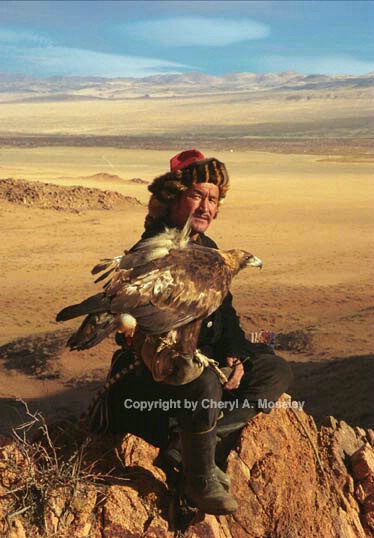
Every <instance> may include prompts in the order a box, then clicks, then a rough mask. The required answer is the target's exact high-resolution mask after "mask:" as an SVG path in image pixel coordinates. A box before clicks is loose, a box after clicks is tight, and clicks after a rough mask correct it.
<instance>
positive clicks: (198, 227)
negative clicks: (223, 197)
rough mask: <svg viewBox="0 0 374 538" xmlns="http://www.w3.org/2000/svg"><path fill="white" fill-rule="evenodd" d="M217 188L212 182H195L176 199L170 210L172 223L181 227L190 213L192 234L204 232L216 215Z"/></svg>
mask: <svg viewBox="0 0 374 538" xmlns="http://www.w3.org/2000/svg"><path fill="white" fill-rule="evenodd" d="M218 201H219V188H218V187H217V185H215V184H214V183H195V184H194V185H192V187H189V188H188V189H187V190H186V191H184V193H183V194H182V196H181V198H179V199H178V200H176V201H175V202H174V203H173V204H172V206H171V211H170V217H171V221H172V223H173V224H175V225H176V226H178V227H179V228H182V227H183V226H184V225H185V223H186V221H187V219H188V217H189V216H190V215H192V219H191V229H192V232H193V234H194V233H195V234H198V233H204V232H205V231H206V230H207V229H208V227H209V224H210V223H211V222H212V220H213V219H214V218H215V216H216V215H217V211H218Z"/></svg>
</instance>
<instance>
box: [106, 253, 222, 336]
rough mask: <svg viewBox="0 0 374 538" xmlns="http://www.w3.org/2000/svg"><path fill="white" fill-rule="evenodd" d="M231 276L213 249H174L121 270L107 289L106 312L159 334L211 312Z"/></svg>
mask: <svg viewBox="0 0 374 538" xmlns="http://www.w3.org/2000/svg"><path fill="white" fill-rule="evenodd" d="M231 278H232V275H231V273H230V271H229V270H228V268H227V267H226V265H225V263H224V259H223V258H222V256H221V255H220V253H219V251H218V250H216V249H210V248H207V247H200V246H197V245H191V246H189V247H187V248H184V249H181V250H180V249H172V250H170V252H169V254H168V255H167V256H164V257H162V258H157V259H155V260H152V261H151V262H149V263H146V264H145V265H143V266H139V267H135V268H133V269H124V270H119V271H118V272H117V273H116V274H115V276H114V277H113V279H112V281H111V283H110V285H109V286H108V288H107V294H108V296H109V297H110V305H111V306H110V310H111V312H112V313H113V314H116V313H117V314H119V313H123V312H128V313H130V314H131V315H132V316H134V317H135V318H136V320H137V323H138V326H139V328H140V329H141V330H142V331H143V332H145V333H147V334H161V333H164V332H167V331H169V330H171V329H173V328H176V327H180V326H181V325H185V324H187V323H190V322H191V321H193V320H195V319H200V318H203V317H206V316H208V315H209V314H211V313H212V312H214V310H216V309H217V308H218V307H219V306H220V304H221V302H222V301H223V299H224V297H225V296H226V294H227V292H228V288H229V285H230V283H231Z"/></svg>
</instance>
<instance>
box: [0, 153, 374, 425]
mask: <svg viewBox="0 0 374 538" xmlns="http://www.w3.org/2000/svg"><path fill="white" fill-rule="evenodd" d="M179 149H180V148H178V147H175V148H171V149H170V151H161V150H160V151H156V150H148V151H146V150H130V149H127V150H125V149H122V150H121V149H119V148H74V147H73V148H67V147H57V148H54V149H53V150H52V149H51V148H45V147H37V148H29V149H20V148H10V147H4V148H2V149H1V162H0V178H9V177H12V178H16V179H26V180H29V181H35V180H40V181H44V182H50V183H54V184H57V185H59V186H60V187H64V186H65V187H66V186H71V185H81V186H83V187H86V188H87V189H93V188H101V189H105V190H114V191H118V192H120V193H121V194H123V195H124V196H130V197H134V198H137V199H138V200H140V202H141V204H137V203H131V202H128V203H125V202H124V203H123V204H122V205H120V206H116V205H114V206H113V207H111V208H108V207H106V208H104V209H100V208H93V209H87V208H86V207H84V205H83V206H82V205H81V206H80V207H78V208H75V210H73V211H71V210H70V209H71V208H70V209H69V207H64V206H63V204H62V207H59V208H53V207H49V206H48V204H47V207H45V208H43V207H41V204H40V203H33V204H27V203H24V202H23V200H22V197H21V199H18V198H19V197H18V198H17V199H16V200H15V201H13V202H9V201H7V200H6V199H4V198H2V199H1V198H0V234H1V238H2V240H1V244H0V250H1V259H2V262H1V280H2V294H1V307H0V317H1V325H0V357H1V358H0V408H1V416H2V428H1V430H2V431H3V432H6V431H9V429H10V427H11V426H12V425H14V424H16V423H17V422H20V421H22V420H24V417H25V413H24V409H23V404H21V402H19V401H17V398H22V399H23V400H25V401H27V402H28V404H29V405H30V409H32V410H36V409H39V410H41V411H42V412H43V413H45V414H46V415H47V417H49V418H52V417H62V416H63V417H65V416H69V415H77V414H79V413H81V412H82V411H84V409H85V408H86V407H87V404H88V402H89V400H90V399H91V397H92V396H93V395H94V393H95V392H96V390H97V389H98V388H99V386H100V384H101V383H102V382H103V380H104V378H105V375H106V372H107V369H108V366H109V364H110V360H111V353H112V351H113V349H114V348H115V345H114V343H113V341H112V340H107V341H105V342H103V343H102V344H100V345H99V346H97V347H96V348H93V349H91V350H88V351H85V352H69V351H67V350H66V349H65V348H64V343H65V341H66V338H67V337H68V335H69V334H70V332H71V331H72V330H73V329H74V327H76V326H77V322H76V321H72V322H69V323H66V324H63V325H61V324H58V323H56V322H55V321H54V318H55V315H56V313H57V312H58V311H59V310H60V309H61V308H63V307H64V306H66V305H68V304H70V303H73V302H75V301H79V300H81V299H83V298H85V297H86V296H87V295H89V294H92V293H93V292H95V291H96V289H98V288H97V285H96V286H95V285H94V284H93V278H92V276H91V275H90V269H91V267H92V266H93V265H95V263H97V261H98V260H100V259H101V258H106V257H111V256H116V255H119V254H121V253H122V251H123V250H124V249H125V248H128V247H130V246H131V245H132V244H133V243H134V242H135V241H136V240H137V238H138V237H139V235H140V233H141V231H142V228H143V220H144V216H145V213H146V205H145V204H146V202H147V199H148V192H147V184H146V183H144V182H142V181H140V179H142V180H143V181H145V182H149V181H151V180H152V178H153V177H155V176H157V175H159V174H161V173H163V172H165V171H166V170H167V168H168V160H169V158H170V156H172V155H173V154H174V153H176V152H177V151H178V150H179ZM199 149H201V150H202V151H205V148H204V147H201V148H199ZM174 150H175V151H174ZM207 153H208V155H211V154H212V155H215V156H216V157H217V158H219V159H220V160H222V161H224V162H225V163H226V165H227V167H228V170H229V173H230V177H231V182H232V186H231V190H230V193H229V195H228V197H227V200H226V201H225V203H224V204H223V206H222V208H221V210H220V214H219V216H218V218H217V220H216V221H215V222H214V223H213V224H212V226H211V229H210V230H209V232H210V233H209V235H211V236H212V237H213V238H214V239H215V240H216V241H217V242H218V244H219V245H220V246H221V247H222V248H234V247H240V248H244V249H247V250H249V251H251V252H253V253H254V254H256V255H257V256H259V257H261V258H262V259H263V261H264V268H263V270H262V271H258V270H248V271H247V272H245V273H241V274H240V275H239V276H238V278H237V279H236V280H235V282H234V284H233V288H232V290H233V293H234V297H235V305H236V308H237V310H238V312H239V313H240V316H241V321H242V325H243V327H244V329H245V330H246V331H247V332H248V333H250V332H252V331H258V330H261V329H265V330H271V331H275V333H276V334H277V345H278V347H279V348H280V349H279V350H278V352H279V353H280V354H281V355H283V356H284V357H286V358H287V359H288V360H289V361H291V363H292V365H293V368H294V372H295V383H294V386H293V387H292V388H291V389H290V392H291V393H292V395H293V396H294V397H295V398H297V399H299V400H300V399H301V400H305V402H306V403H305V410H306V411H307V412H311V413H312V414H313V415H314V416H315V418H316V419H317V420H318V421H320V420H321V419H322V418H323V416H325V415H334V416H335V417H336V418H338V419H345V420H347V421H348V422H349V423H350V424H352V425H354V426H363V427H368V426H371V427H374V387H373V381H372V379H374V349H373V329H372V328H373V323H374V289H373V286H372V283H373V277H374V261H373V256H372V252H373V248H374V239H373V224H374V212H373V205H374V200H373V198H374V197H373V195H374V191H373V179H372V178H373V165H372V163H371V162H370V161H368V162H366V161H365V160H360V159H351V160H350V159H349V155H350V154H349V151H347V152H345V153H344V154H342V155H340V156H338V158H337V157H334V159H332V160H329V159H328V158H326V155H324V157H321V156H320V155H311V154H281V153H270V152H267V153H264V152H260V151H240V150H238V151H236V150H235V151H222V152H219V154H218V153H217V154H216V152H213V151H207ZM108 162H109V163H110V166H109V165H108ZM108 172H110V174H109V173H108ZM132 180H135V181H132ZM82 193H83V194H82V197H83V198H84V197H85V196H88V195H89V191H84V190H82ZM17 202H20V203H17ZM73 202H74V201H72V202H71V204H73ZM68 205H69V204H68ZM73 209H74V208H73Z"/></svg>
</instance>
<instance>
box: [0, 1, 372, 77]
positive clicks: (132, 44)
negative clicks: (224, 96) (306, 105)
mask: <svg viewBox="0 0 374 538" xmlns="http://www.w3.org/2000/svg"><path fill="white" fill-rule="evenodd" d="M186 71H200V72H203V73H207V74H213V75H221V74H225V73H229V72H235V71H239V72H242V71H247V72H257V73H267V72H280V71H297V72H301V73H326V74H339V73H342V74H364V73H368V72H370V71H374V1H372V0H368V1H360V0H353V1H350V0H343V1H341V0H337V1H328V0H323V1H317V0H306V1H304V0H292V1H289V0H275V1H270V0H269V1H267V0H266V1H265V0H263V1H233V0H230V1H215V0H205V1H198V0H196V1H184V0H178V1H174V0H166V1H165V0H164V1H156V0H152V1H141V0H138V1H119V0H118V1H104V0H103V1H90V0H86V1H79V0H71V1H64V0H61V1H48V0H42V1H29V0H28V1H25V2H24V1H21V0H17V1H4V0H3V1H2V2H0V72H12V73H17V72H18V73H28V74H30V75H35V76H51V75H99V76H107V77H117V76H124V77H126V76H134V77H142V76H147V75H152V74H156V73H170V72H172V73H175V72H179V73H181V72H186Z"/></svg>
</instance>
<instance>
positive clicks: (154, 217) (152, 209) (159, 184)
mask: <svg viewBox="0 0 374 538" xmlns="http://www.w3.org/2000/svg"><path fill="white" fill-rule="evenodd" d="M195 183H214V184H215V185H217V187H218V189H219V202H220V203H221V202H222V200H223V198H225V196H226V193H227V191H228V188H229V176H228V173H227V170H226V167H225V165H224V164H223V163H222V162H221V161H219V160H218V159H215V158H214V157H212V158H210V159H203V160H201V161H196V162H194V163H192V164H190V165H189V166H187V167H186V168H182V169H181V170H174V171H173V172H168V173H166V174H163V175H162V176H159V177H156V178H155V179H154V180H153V182H152V183H151V185H149V187H148V190H149V191H150V192H151V193H152V196H151V198H150V200H149V205H148V215H147V217H146V221H145V227H146V229H149V228H150V227H151V226H153V225H154V223H155V222H156V221H158V220H160V219H162V218H164V217H165V216H166V215H167V211H168V208H169V207H170V204H171V203H172V202H173V201H174V200H175V199H176V198H177V197H178V196H179V195H180V194H181V193H182V192H184V191H185V190H187V189H188V188H189V187H191V186H192V185H194V184H195Z"/></svg>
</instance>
